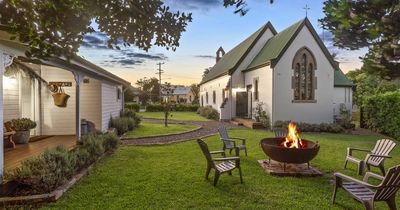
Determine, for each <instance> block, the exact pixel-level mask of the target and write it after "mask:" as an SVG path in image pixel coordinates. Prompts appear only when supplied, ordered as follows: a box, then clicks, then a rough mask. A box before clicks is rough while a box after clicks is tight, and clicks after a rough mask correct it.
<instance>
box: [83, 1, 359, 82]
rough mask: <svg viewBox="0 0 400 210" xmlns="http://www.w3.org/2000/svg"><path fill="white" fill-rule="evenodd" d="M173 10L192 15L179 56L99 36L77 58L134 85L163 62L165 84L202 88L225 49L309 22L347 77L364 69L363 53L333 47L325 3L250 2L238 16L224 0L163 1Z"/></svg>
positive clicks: (91, 38)
mask: <svg viewBox="0 0 400 210" xmlns="http://www.w3.org/2000/svg"><path fill="white" fill-rule="evenodd" d="M164 2H165V3H166V4H168V5H169V6H170V7H171V9H173V10H179V11H181V12H191V13H192V16H193V21H192V22H190V23H189V25H188V27H187V28H186V31H185V32H183V34H182V37H181V40H180V47H178V48H177V50H176V51H171V50H165V49H164V48H160V47H156V46H154V47H152V48H151V49H150V50H149V51H148V52H145V51H143V50H139V49H138V48H134V47H130V48H121V50H112V49H108V48H107V47H106V45H105V41H106V40H107V38H106V36H105V35H104V34H101V33H99V32H95V33H93V34H89V35H87V36H86V37H85V39H84V43H83V44H82V46H81V47H80V49H79V53H78V54H79V55H81V56H82V57H84V58H85V59H87V60H89V61H91V62H93V63H95V64H96V65H99V66H101V67H103V68H104V69H106V70H108V71H110V72H112V73H114V74H116V75H117V76H119V77H121V78H123V79H125V80H127V81H129V82H131V83H132V85H135V83H136V81H137V80H138V79H140V78H143V77H147V78H150V77H158V75H156V72H157V68H158V66H157V63H159V62H161V63H164V64H163V65H162V69H163V70H164V72H165V73H164V74H163V79H162V80H163V82H170V83H171V84H174V85H190V84H193V83H199V82H200V81H201V76H202V73H203V71H204V69H206V68H208V67H212V66H213V65H214V64H215V52H216V51H217V49H218V48H219V47H220V46H222V47H223V48H224V50H225V51H226V52H228V51H229V50H231V49H232V48H233V47H235V46H236V45H237V44H239V43H240V42H241V41H243V40H244V39H246V38H247V37H248V36H250V35H251V34H252V33H253V32H255V31H256V30H257V29H259V28H260V27H261V26H263V25H264V24H265V23H267V22H268V21H270V22H271V23H272V25H273V26H274V28H275V29H276V30H277V31H278V32H279V31H282V30H283V29H285V28H286V27H288V26H290V25H292V24H294V23H295V22H297V21H299V20H301V19H303V18H304V17H305V9H304V7H305V5H306V4H307V5H308V7H309V8H310V9H309V10H308V15H307V17H308V19H309V20H310V21H311V23H312V25H313V26H314V28H315V30H316V31H317V33H318V34H320V37H322V38H323V41H324V43H325V45H326V46H327V48H328V50H330V51H331V52H335V53H338V56H337V60H338V61H339V62H340V68H341V69H342V70H343V71H344V72H345V73H346V72H347V71H349V70H353V69H355V68H360V67H361V61H360V59H359V57H360V56H363V55H364V54H365V53H366V50H365V49H362V50H357V51H347V50H340V49H337V48H335V47H333V46H332V42H331V35H330V34H329V33H328V32H327V31H323V30H322V28H321V27H320V25H319V23H318V19H320V18H323V17H324V13H323V2H324V1H323V0H290V1H289V0H274V3H273V4H270V3H269V0H247V4H248V9H249V11H248V13H247V14H246V15H245V16H240V15H238V14H234V13H233V11H234V7H228V8H225V7H224V6H223V3H222V0H164Z"/></svg>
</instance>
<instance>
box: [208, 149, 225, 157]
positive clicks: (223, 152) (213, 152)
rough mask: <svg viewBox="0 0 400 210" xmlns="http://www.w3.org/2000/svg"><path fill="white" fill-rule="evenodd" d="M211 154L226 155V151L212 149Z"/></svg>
mask: <svg viewBox="0 0 400 210" xmlns="http://www.w3.org/2000/svg"><path fill="white" fill-rule="evenodd" d="M210 154H212V155H215V154H222V156H224V157H225V151H223V150H219V151H210Z"/></svg>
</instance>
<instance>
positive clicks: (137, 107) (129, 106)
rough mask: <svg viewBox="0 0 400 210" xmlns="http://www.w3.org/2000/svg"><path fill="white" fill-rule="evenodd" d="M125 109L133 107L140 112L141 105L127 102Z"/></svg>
mask: <svg viewBox="0 0 400 210" xmlns="http://www.w3.org/2000/svg"><path fill="white" fill-rule="evenodd" d="M125 109H132V110H135V112H139V111H140V105H139V104H132V103H129V104H128V103H126V104H125Z"/></svg>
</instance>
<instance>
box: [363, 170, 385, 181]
mask: <svg viewBox="0 0 400 210" xmlns="http://www.w3.org/2000/svg"><path fill="white" fill-rule="evenodd" d="M371 177H372V178H375V179H378V180H381V181H382V180H383V179H384V178H385V177H383V176H381V175H378V174H374V173H372V172H367V173H365V175H364V178H363V181H364V182H368V179H369V178H371Z"/></svg>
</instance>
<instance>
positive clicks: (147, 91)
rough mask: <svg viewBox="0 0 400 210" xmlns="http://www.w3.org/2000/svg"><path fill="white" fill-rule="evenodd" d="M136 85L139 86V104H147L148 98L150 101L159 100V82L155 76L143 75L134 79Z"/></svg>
mask: <svg viewBox="0 0 400 210" xmlns="http://www.w3.org/2000/svg"><path fill="white" fill-rule="evenodd" d="M136 85H137V86H139V87H140V91H139V100H140V103H141V104H147V102H148V101H149V100H150V101H151V102H158V101H160V84H159V82H158V79H157V78H155V77H152V78H149V79H148V78H146V77H145V78H142V79H139V80H138V81H136Z"/></svg>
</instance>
